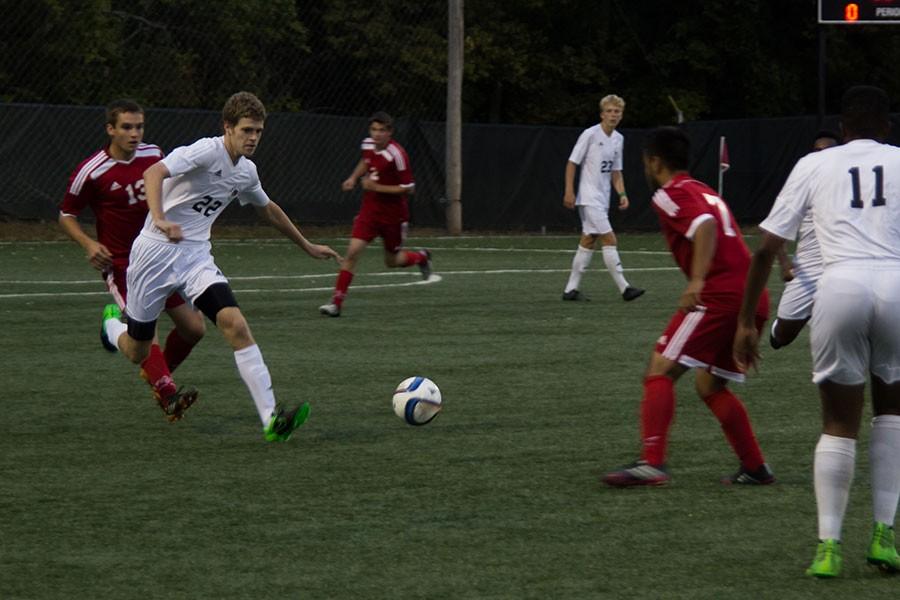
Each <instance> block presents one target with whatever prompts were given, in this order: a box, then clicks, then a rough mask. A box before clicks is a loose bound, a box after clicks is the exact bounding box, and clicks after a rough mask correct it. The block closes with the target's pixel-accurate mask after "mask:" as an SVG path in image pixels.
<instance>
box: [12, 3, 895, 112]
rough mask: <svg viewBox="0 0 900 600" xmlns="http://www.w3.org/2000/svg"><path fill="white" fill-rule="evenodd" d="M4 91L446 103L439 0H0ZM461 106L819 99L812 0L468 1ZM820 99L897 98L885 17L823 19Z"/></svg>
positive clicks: (210, 103) (433, 107) (163, 98)
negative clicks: (853, 89)
mask: <svg viewBox="0 0 900 600" xmlns="http://www.w3.org/2000/svg"><path fill="white" fill-rule="evenodd" d="M0 10H2V11H3V13H2V14H3V15H4V18H3V19H2V20H0V100H3V101H6V102H26V103H50V104H104V103H105V102H107V101H108V100H109V99H111V98H113V97H119V96H128V97H133V98H135V99H137V100H139V101H141V102H143V103H145V104H146V105H147V106H156V107H191V108H209V109H218V108H219V106H220V105H221V104H222V102H223V100H224V98H226V97H227V96H228V95H229V94H230V93H232V92H233V91H236V90H238V89H248V90H251V91H254V92H256V93H257V94H259V95H260V97H262V98H263V100H264V101H265V102H266V104H267V106H268V107H269V108H270V110H292V111H312V112H326V113H334V114H367V113H369V112H371V111H372V110H373V109H375V108H382V107H383V108H386V109H388V110H390V111H391V112H393V113H395V114H397V115H398V116H413V117H417V118H422V119H432V120H442V118H443V113H444V106H445V97H444V91H445V90H444V86H445V82H446V29H447V14H446V5H445V3H444V2H437V1H433V2H421V3H414V2H400V1H398V0H383V1H382V2H374V3H373V2H371V0H318V1H316V2H310V1H308V0H219V1H218V2H216V3H210V2H206V1H205V0H130V1H128V2H124V1H117V0H78V1H76V0H72V1H65V0H26V1H22V0H0ZM465 11H466V33H465V44H466V48H465V60H466V63H465V84H464V92H463V94H464V110H465V119H466V120H467V121H469V122H503V123H523V124H556V125H584V124H586V123H589V122H592V121H594V120H596V113H597V107H596V104H597V100H598V99H599V98H600V97H601V96H603V95H605V94H607V93H617V94H619V95H621V96H623V97H625V99H626V101H627V103H628V110H627V112H626V117H627V120H626V125H628V126H647V125H653V124H658V123H671V122H673V120H674V118H675V113H674V109H673V107H672V105H671V103H670V101H669V97H670V96H671V97H672V98H673V99H674V100H675V101H676V102H677V104H678V105H679V106H680V108H681V109H682V110H683V111H684V113H685V116H686V117H687V118H688V119H728V118H747V117H764V116H765V117H772V116H789V115H799V114H814V113H815V112H816V109H817V97H818V96H817V93H818V78H817V56H818V41H817V39H818V38H817V35H818V25H817V24H816V0H793V1H791V2H774V1H772V0H742V1H741V2H720V1H711V0H708V1H701V0H679V1H678V2H671V1H665V0H640V1H638V0H467V1H466V3H465ZM826 31H827V43H828V52H827V54H828V72H827V100H828V106H827V108H828V110H829V112H834V111H835V110H836V108H837V102H838V99H839V98H840V94H841V92H842V91H843V89H845V88H846V87H847V86H849V85H852V84H855V83H872V84H876V85H880V86H882V87H884V88H885V89H887V91H888V93H889V94H890V95H891V96H892V97H893V98H900V78H897V77H896V76H895V75H894V71H893V67H894V65H896V64H900V35H897V30H896V29H895V27H894V26H868V27H841V26H831V27H828V28H827V30H826Z"/></svg>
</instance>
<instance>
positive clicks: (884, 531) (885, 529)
mask: <svg viewBox="0 0 900 600" xmlns="http://www.w3.org/2000/svg"><path fill="white" fill-rule="evenodd" d="M866 562H868V563H869V564H870V565H874V566H876V567H878V568H879V569H881V570H882V571H884V572H885V573H900V555H898V554H897V548H896V547H895V546H894V528H893V527H889V526H888V525H886V524H884V523H875V530H874V531H872V543H871V544H869V551H868V552H867V553H866Z"/></svg>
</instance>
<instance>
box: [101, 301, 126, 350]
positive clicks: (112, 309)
mask: <svg viewBox="0 0 900 600" xmlns="http://www.w3.org/2000/svg"><path fill="white" fill-rule="evenodd" d="M110 319H115V320H116V321H121V320H122V311H121V310H119V306H118V305H117V304H107V305H106V306H104V307H103V316H102V317H101V318H100V343H101V344H103V347H104V348H106V350H107V351H109V352H118V350H119V349H118V348H117V347H116V345H115V344H114V343H113V342H111V341H110V339H109V337H108V336H107V335H106V322H107V321H109V320H110Z"/></svg>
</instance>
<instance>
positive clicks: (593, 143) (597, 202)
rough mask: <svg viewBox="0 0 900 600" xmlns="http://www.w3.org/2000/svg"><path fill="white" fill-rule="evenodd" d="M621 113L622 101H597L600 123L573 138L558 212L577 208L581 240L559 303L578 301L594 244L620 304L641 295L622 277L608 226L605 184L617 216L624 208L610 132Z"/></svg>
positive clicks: (615, 139)
mask: <svg viewBox="0 0 900 600" xmlns="http://www.w3.org/2000/svg"><path fill="white" fill-rule="evenodd" d="M624 112H625V101H624V100H622V98H620V97H619V96H616V95H614V94H610V95H609V96H604V98H603V99H602V100H600V123H599V124H597V125H594V126H593V127H588V128H587V129H585V130H584V131H583V132H582V133H581V135H580V136H579V137H578V141H577V142H576V143H575V147H574V148H573V149H572V154H571V155H570V156H569V161H568V162H567V163H566V192H565V196H564V197H563V206H565V207H566V208H575V207H578V215H579V216H580V217H581V240H580V241H579V243H578V250H577V251H576V252H575V257H574V258H573V259H572V271H571V273H570V274H569V281H568V282H567V283H566V288H565V290H563V295H562V299H563V300H584V299H585V297H584V294H582V293H581V292H580V291H579V290H578V286H579V285H581V277H582V275H584V272H585V271H587V268H588V266H589V265H590V264H591V258H593V256H594V248H595V246H596V244H597V240H598V239H599V240H600V245H601V247H602V251H603V262H604V263H605V264H606V270H607V271H609V274H610V275H611V276H612V278H613V281H614V282H615V284H616V287H618V288H619V293H620V294H622V298H623V299H625V300H626V301H629V300H634V299H635V298H638V297H639V296H641V295H642V294H643V293H644V290H642V289H639V288H636V287H631V286H630V285H629V284H628V281H627V280H626V279H625V276H624V275H622V261H621V260H620V259H619V251H618V250H617V248H616V234H615V233H614V232H613V229H612V226H611V225H610V224H609V195H610V184H612V187H613V188H615V190H616V194H617V195H618V197H619V210H625V209H627V208H628V195H627V194H626V193H625V180H624V178H623V177H622V148H623V145H624V143H625V138H624V137H623V136H622V134H621V133H619V132H618V131H616V127H617V126H618V125H619V122H620V121H621V120H622V114H623V113H624ZM579 166H581V176H580V178H579V182H578V194H577V195H576V194H575V171H576V169H577V168H578V167H579Z"/></svg>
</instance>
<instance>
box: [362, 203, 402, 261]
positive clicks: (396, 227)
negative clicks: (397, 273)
mask: <svg viewBox="0 0 900 600" xmlns="http://www.w3.org/2000/svg"><path fill="white" fill-rule="evenodd" d="M407 228H408V223H407V222H406V220H405V219H403V220H398V219H391V220H387V219H384V218H378V217H376V216H375V215H373V214H371V213H368V212H366V211H362V212H360V213H359V214H358V215H356V218H355V219H353V230H352V231H351V232H350V237H355V238H357V239H360V240H364V241H366V242H371V241H372V240H374V239H375V238H376V237H381V241H382V243H383V244H384V249H385V250H387V251H388V252H397V251H399V250H400V248H402V247H403V242H404V241H405V240H406V230H407Z"/></svg>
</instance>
